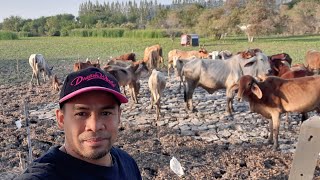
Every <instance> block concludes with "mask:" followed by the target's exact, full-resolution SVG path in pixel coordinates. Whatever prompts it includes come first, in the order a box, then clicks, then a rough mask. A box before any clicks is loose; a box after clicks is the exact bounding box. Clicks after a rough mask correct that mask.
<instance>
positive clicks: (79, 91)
mask: <svg viewBox="0 0 320 180" xmlns="http://www.w3.org/2000/svg"><path fill="white" fill-rule="evenodd" d="M97 90H99V91H106V92H108V93H111V94H113V95H114V96H115V97H116V98H117V99H118V100H119V101H120V103H127V102H128V99H127V98H126V97H125V96H123V95H122V94H121V93H119V92H117V91H114V90H112V89H109V88H105V87H101V86H91V87H86V88H81V89H79V90H77V91H74V92H72V93H70V94H68V95H66V96H65V97H63V98H61V99H60V100H59V103H60V104H61V103H63V102H64V101H66V100H68V99H71V98H73V97H75V96H77V95H79V94H82V93H84V92H89V91H97Z"/></svg>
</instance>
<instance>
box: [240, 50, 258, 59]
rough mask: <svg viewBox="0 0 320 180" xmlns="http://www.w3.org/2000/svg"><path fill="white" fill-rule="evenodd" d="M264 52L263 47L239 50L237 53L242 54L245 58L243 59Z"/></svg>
mask: <svg viewBox="0 0 320 180" xmlns="http://www.w3.org/2000/svg"><path fill="white" fill-rule="evenodd" d="M258 52H259V53H262V51H261V49H258V48H256V49H247V50H245V51H240V52H238V53H237V54H240V56H241V57H242V58H243V59H250V58H252V57H254V56H256V54H257V53H258Z"/></svg>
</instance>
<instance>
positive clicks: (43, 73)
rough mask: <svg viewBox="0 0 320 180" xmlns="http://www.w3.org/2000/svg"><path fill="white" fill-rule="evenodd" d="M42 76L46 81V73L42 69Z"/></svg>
mask: <svg viewBox="0 0 320 180" xmlns="http://www.w3.org/2000/svg"><path fill="white" fill-rule="evenodd" d="M42 77H43V82H46V73H45V72H44V71H43V72H42Z"/></svg>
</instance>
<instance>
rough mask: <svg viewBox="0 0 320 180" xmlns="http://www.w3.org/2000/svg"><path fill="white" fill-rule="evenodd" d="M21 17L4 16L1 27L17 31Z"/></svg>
mask: <svg viewBox="0 0 320 180" xmlns="http://www.w3.org/2000/svg"><path fill="white" fill-rule="evenodd" d="M22 22H23V20H22V18H21V17H20V16H10V17H8V18H5V19H4V20H3V23H2V29H3V30H7V31H16V32H19V31H20V29H21V25H22Z"/></svg>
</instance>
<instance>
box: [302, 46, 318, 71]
mask: <svg viewBox="0 0 320 180" xmlns="http://www.w3.org/2000/svg"><path fill="white" fill-rule="evenodd" d="M305 64H306V66H307V68H308V69H309V71H312V72H314V74H319V72H320V71H319V70H320V52H319V51H316V50H309V51H307V54H306V58H305Z"/></svg>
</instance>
